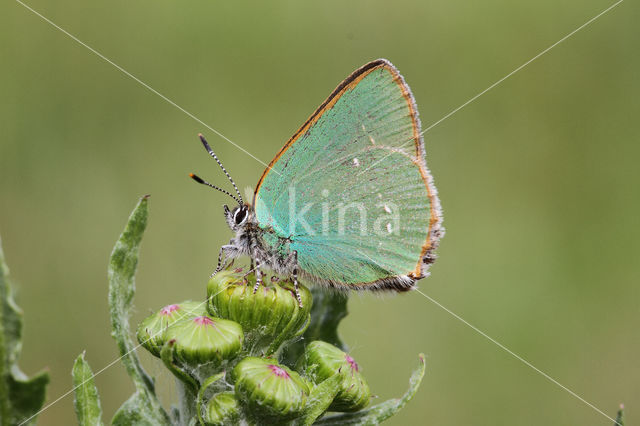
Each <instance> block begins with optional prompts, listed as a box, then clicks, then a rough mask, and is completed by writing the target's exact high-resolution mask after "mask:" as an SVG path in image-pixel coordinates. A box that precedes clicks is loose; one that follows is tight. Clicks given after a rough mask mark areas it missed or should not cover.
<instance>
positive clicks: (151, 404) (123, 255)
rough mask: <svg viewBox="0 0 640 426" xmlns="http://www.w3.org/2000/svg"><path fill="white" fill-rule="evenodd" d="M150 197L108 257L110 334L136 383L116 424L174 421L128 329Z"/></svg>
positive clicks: (134, 211)
mask: <svg viewBox="0 0 640 426" xmlns="http://www.w3.org/2000/svg"><path fill="white" fill-rule="evenodd" d="M148 198H149V196H144V197H142V199H141V200H140V201H139V202H138V205H137V206H136V208H135V209H134V210H133V212H132V213H131V216H129V221H128V223H127V226H126V227H125V228H124V231H123V232H122V235H120V239H118V241H117V242H116V245H115V247H114V248H113V252H112V253H111V258H110V260H109V270H108V276H109V311H110V314H111V329H112V331H111V335H112V336H113V337H114V339H115V340H116V342H117V344H118V349H119V351H120V355H121V356H122V358H121V361H122V363H123V364H124V366H125V368H126V370H127V374H129V376H130V377H131V379H132V380H133V383H134V385H135V387H136V392H135V394H134V395H133V396H132V397H131V398H129V399H128V400H127V401H126V402H125V403H124V404H123V405H122V406H121V407H120V409H119V410H118V411H117V412H116V414H115V416H114V418H113V424H156V425H169V424H171V421H170V419H169V416H168V415H167V413H166V411H165V410H164V408H163V407H162V405H161V404H160V401H158V398H157V397H156V394H155V389H154V382H153V379H152V378H151V377H150V376H149V375H148V374H147V373H146V371H144V369H143V368H142V365H141V364H140V359H139V358H138V355H137V353H136V349H137V347H138V346H137V345H135V343H134V340H133V339H132V338H131V333H130V330H129V310H130V309H131V303H132V301H133V295H134V294H135V273H136V268H137V266H138V253H139V251H140V242H141V241H142V235H143V233H144V230H145V228H146V227H147V217H148V214H149V210H148Z"/></svg>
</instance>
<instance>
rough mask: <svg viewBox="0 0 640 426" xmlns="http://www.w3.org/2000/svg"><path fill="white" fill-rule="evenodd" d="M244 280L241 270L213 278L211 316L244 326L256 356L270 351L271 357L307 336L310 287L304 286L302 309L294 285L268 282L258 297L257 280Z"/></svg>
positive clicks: (220, 274) (209, 305)
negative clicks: (285, 342) (254, 290)
mask: <svg viewBox="0 0 640 426" xmlns="http://www.w3.org/2000/svg"><path fill="white" fill-rule="evenodd" d="M244 278H245V275H244V274H243V273H242V272H241V270H236V271H221V272H219V273H218V274H217V275H216V276H215V277H213V278H212V279H211V281H209V285H208V287H207V296H208V297H207V309H208V310H209V313H210V314H211V315H214V316H217V317H220V318H226V319H230V320H233V321H236V322H238V323H240V324H241V325H242V328H243V329H244V330H245V331H246V332H247V333H248V334H247V336H246V339H247V343H248V344H249V345H250V349H252V352H253V353H257V352H259V351H261V350H263V351H264V350H265V349H266V353H267V354H271V353H273V352H275V351H276V350H277V349H278V347H279V346H280V345H281V344H282V343H283V342H284V341H286V340H289V339H291V338H293V337H295V336H297V335H300V334H301V333H302V332H304V330H305V328H306V326H307V325H308V322H309V320H310V314H309V312H310V311H311V293H310V292H309V290H308V289H307V288H306V287H304V286H300V297H301V299H302V308H301V307H300V306H299V305H298V301H297V299H296V294H295V289H294V287H293V284H292V283H291V282H289V281H281V282H279V283H274V282H271V280H265V282H264V283H263V285H262V286H261V287H260V288H258V291H257V292H256V293H255V294H254V293H253V287H254V284H255V276H254V275H249V276H248V277H247V279H246V280H245V279H244ZM265 278H266V277H265Z"/></svg>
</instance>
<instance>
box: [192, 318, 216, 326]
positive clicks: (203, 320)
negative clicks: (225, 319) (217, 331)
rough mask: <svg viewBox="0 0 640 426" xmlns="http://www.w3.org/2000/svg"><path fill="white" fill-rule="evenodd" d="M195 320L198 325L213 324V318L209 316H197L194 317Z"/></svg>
mask: <svg viewBox="0 0 640 426" xmlns="http://www.w3.org/2000/svg"><path fill="white" fill-rule="evenodd" d="M193 322H195V323H196V324H198V325H213V320H212V319H211V318H209V317H205V316H202V317H195V318H194V319H193Z"/></svg>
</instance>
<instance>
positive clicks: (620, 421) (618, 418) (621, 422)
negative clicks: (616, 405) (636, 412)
mask: <svg viewBox="0 0 640 426" xmlns="http://www.w3.org/2000/svg"><path fill="white" fill-rule="evenodd" d="M623 417H624V405H622V404H620V409H619V410H618V415H617V416H616V422H615V423H614V425H613V426H624V418H623Z"/></svg>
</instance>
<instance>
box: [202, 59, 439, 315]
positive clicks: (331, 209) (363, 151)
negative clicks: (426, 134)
mask: <svg viewBox="0 0 640 426" xmlns="http://www.w3.org/2000/svg"><path fill="white" fill-rule="evenodd" d="M200 140H201V142H202V144H203V146H204V147H205V149H206V150H207V151H208V152H209V154H210V155H211V156H212V157H213V158H214V159H215V160H216V162H217V163H218V165H219V166H220V168H221V169H222V171H223V172H224V174H225V175H226V176H227V178H228V179H229V181H230V182H231V184H232V185H233V187H234V189H235V193H236V194H235V195H234V194H232V193H231V192H229V191H226V190H224V189H222V188H220V187H217V186H215V185H212V184H210V183H209V182H206V181H205V180H203V179H201V178H200V177H198V176H196V175H194V174H191V175H190V176H191V177H192V178H193V179H194V180H195V181H197V182H198V183H201V184H204V185H208V186H210V187H212V188H214V189H216V190H218V191H221V192H223V193H225V194H227V195H228V196H230V197H231V198H233V199H234V200H235V201H236V202H237V203H238V205H237V206H235V207H234V208H233V209H229V207H228V206H227V205H225V206H224V215H225V218H226V221H227V224H228V225H229V227H230V228H231V230H232V231H233V232H234V233H235V236H234V237H233V238H232V239H231V240H230V242H229V244H226V245H223V246H222V247H221V248H220V252H219V255H218V265H217V268H216V270H215V272H214V275H215V274H216V273H217V272H219V271H220V270H222V268H223V267H224V264H225V262H226V261H227V260H229V259H233V258H237V257H239V256H248V257H250V258H251V260H252V269H254V270H255V276H256V284H255V287H254V292H255V291H256V290H257V289H258V288H259V286H260V285H261V283H262V280H263V268H265V267H266V268H269V269H271V270H272V271H274V272H275V273H277V274H284V275H288V276H290V277H291V278H292V280H293V282H294V286H295V289H296V295H297V298H298V303H299V304H300V305H302V302H301V299H300V296H299V293H298V277H300V278H301V279H304V280H305V281H308V282H311V283H315V284H319V285H324V286H326V287H330V288H334V289H354V290H361V289H365V290H394V291H406V290H410V289H412V288H413V286H414V285H415V282H416V281H417V280H419V279H421V278H423V277H425V276H426V275H428V272H427V269H428V268H429V266H430V265H431V264H432V263H433V262H434V260H435V257H436V256H435V253H434V250H435V249H436V247H437V246H438V242H439V240H440V238H441V237H442V235H443V233H444V229H443V227H442V225H441V224H442V214H441V209H440V201H439V199H438V195H437V191H436V188H435V186H434V184H433V179H432V177H431V174H430V172H429V170H428V169H427V163H426V157H425V148H424V141H423V139H422V135H421V131H420V120H419V118H418V110H417V107H416V103H415V101H414V98H413V95H412V94H411V91H410V89H409V86H408V85H407V84H406V83H405V81H404V79H403V77H402V76H401V75H400V73H399V72H398V70H397V69H396V68H395V67H394V66H393V65H392V64H391V63H390V62H389V61H387V60H385V59H378V60H375V61H372V62H369V63H367V64H365V65H363V66H362V67H360V68H358V69H357V70H356V71H354V72H353V73H352V74H351V75H349V76H348V77H347V78H346V79H345V80H344V81H343V82H342V83H340V85H338V87H337V88H336V89H335V90H334V91H333V92H332V93H331V95H330V96H329V97H328V98H327V100H325V101H324V102H323V103H322V104H321V105H320V106H319V107H318V109H316V111H315V112H314V113H313V114H312V115H311V116H310V117H309V119H307V121H306V122H305V123H304V124H303V125H302V127H300V128H299V129H298V131H297V132H295V134H294V135H293V136H292V137H291V138H290V139H289V141H288V142H287V143H286V144H285V145H284V147H282V149H280V151H279V152H278V153H277V154H276V156H275V158H274V159H273V160H272V161H271V163H270V164H269V166H268V167H267V168H266V170H265V171H264V172H263V173H262V177H261V178H260V180H259V181H258V184H257V185H256V188H255V192H254V194H253V201H252V203H251V204H249V203H246V202H245V201H244V200H243V198H242V195H241V194H240V191H239V190H238V187H237V186H236V184H235V182H234V181H233V179H232V178H231V176H230V175H229V173H228V172H227V170H226V169H225V168H224V166H223V165H222V163H221V162H220V160H219V159H218V157H217V156H216V154H215V153H214V152H213V150H212V149H211V147H210V146H209V144H208V143H207V141H206V140H205V138H204V137H203V136H202V135H200ZM253 262H255V267H253Z"/></svg>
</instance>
